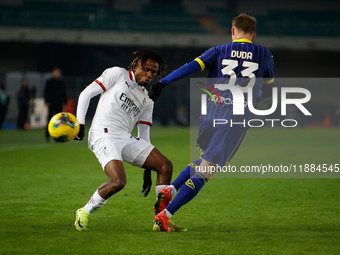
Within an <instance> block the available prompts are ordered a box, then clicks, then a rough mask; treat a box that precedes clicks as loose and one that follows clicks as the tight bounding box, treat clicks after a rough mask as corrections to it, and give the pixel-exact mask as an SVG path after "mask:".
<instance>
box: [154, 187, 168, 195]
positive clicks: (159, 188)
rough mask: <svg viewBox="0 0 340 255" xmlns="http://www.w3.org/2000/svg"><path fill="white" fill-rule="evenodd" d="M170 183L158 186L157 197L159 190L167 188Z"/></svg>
mask: <svg viewBox="0 0 340 255" xmlns="http://www.w3.org/2000/svg"><path fill="white" fill-rule="evenodd" d="M168 186H169V185H158V186H156V197H157V196H158V194H159V192H160V191H161V190H162V189H165V188H167V187H168Z"/></svg>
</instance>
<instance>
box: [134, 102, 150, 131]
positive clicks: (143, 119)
mask: <svg viewBox="0 0 340 255" xmlns="http://www.w3.org/2000/svg"><path fill="white" fill-rule="evenodd" d="M153 105H154V103H153V102H152V101H150V103H149V104H148V106H147V107H146V108H145V110H144V111H143V112H142V114H141V115H140V116H139V119H138V122H137V124H147V125H149V126H152V113H153Z"/></svg>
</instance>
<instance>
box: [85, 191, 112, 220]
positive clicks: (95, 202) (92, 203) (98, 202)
mask: <svg viewBox="0 0 340 255" xmlns="http://www.w3.org/2000/svg"><path fill="white" fill-rule="evenodd" d="M106 202H107V199H104V198H102V197H101V196H100V195H99V193H98V190H96V192H94V194H93V195H92V197H91V199H90V200H89V201H88V202H87V204H86V205H85V207H84V208H85V211H86V212H87V213H88V214H89V215H90V214H92V213H94V212H95V211H97V210H98V209H100V208H102V207H103V206H104V205H105V204H106Z"/></svg>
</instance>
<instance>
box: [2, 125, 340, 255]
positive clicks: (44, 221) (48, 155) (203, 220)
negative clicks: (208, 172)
mask: <svg viewBox="0 0 340 255" xmlns="http://www.w3.org/2000/svg"><path fill="white" fill-rule="evenodd" d="M339 132H340V131H339V130H337V129H314V130H312V129H288V130H284V129H254V130H250V131H249V132H248V134H247V135H246V138H245V140H244V142H243V144H242V145H241V147H240V149H239V151H238V153H237V154H236V156H235V157H234V159H233V161H232V164H235V165H240V164H260V163H263V162H272V163H277V164H279V163H282V164H289V163H292V162H293V163H297V162H305V163H313V162H314V163H340V160H339V158H340V157H339V155H340V139H339V134H340V133H339ZM189 134H190V132H189V129H188V128H158V127H155V128H153V129H152V141H153V143H154V144H155V145H156V147H158V148H159V149H160V151H161V152H163V154H165V155H166V156H167V157H168V158H170V159H171V160H172V162H173V164H174V174H173V178H175V177H176V176H177V175H178V174H179V172H180V171H181V170H182V169H183V167H185V165H186V164H187V163H188V161H189V157H190V156H189V154H190V153H189V151H190V149H189V140H190V139H189ZM125 166H126V173H127V180H128V181H127V185H126V187H125V189H124V190H122V191H121V192H119V193H118V194H116V195H115V196H113V197H112V198H111V199H110V200H109V202H108V203H107V204H106V205H105V206H104V207H103V208H102V209H101V210H99V211H98V212H96V213H94V214H93V215H92V216H91V219H90V223H89V230H88V231H87V232H78V231H76V230H75V229H74V227H73V222H74V215H73V213H74V211H75V210H76V209H78V208H79V207H82V206H83V205H84V204H85V203H86V202H87V201H88V199H89V198H90V196H91V195H92V193H93V192H94V191H95V190H96V188H97V187H98V186H99V185H100V184H101V183H102V182H104V181H106V176H105V174H104V173H103V172H102V170H101V167H100V165H99V163H98V162H97V159H96V158H95V156H94V155H93V154H92V152H91V151H90V150H88V149H87V143H86V142H71V143H66V144H57V143H54V142H51V143H45V141H44V131H43V130H30V131H0V173H1V179H0V193H1V203H0V240H1V241H0V242H1V246H0V254H340V242H339V240H340V179H336V178H333V179H312V178H309V179H308V178H306V179H284V178H281V179H279V178H277V179H273V178H272V179H264V178H262V179H260V178H257V179H255V178H254V179H250V178H244V179H235V178H229V179H228V178H214V179H212V180H211V181H210V182H209V183H208V184H207V185H206V186H205V187H204V188H203V189H202V191H201V192H200V194H199V195H198V196H197V197H196V198H195V199H194V200H193V201H192V202H191V203H190V204H188V205H186V206H184V207H183V208H182V209H181V210H180V211H179V212H178V213H177V214H176V215H175V216H174V219H175V221H176V222H177V224H179V225H181V226H185V227H187V228H188V232H187V233H159V232H152V231H151V229H152V220H153V210H152V207H153V204H154V201H155V197H154V193H153V194H152V193H150V195H149V196H148V197H147V198H144V197H143V196H142V194H141V186H142V171H141V170H140V169H138V168H136V167H132V166H130V165H128V164H125ZM155 176H156V175H155V174H153V182H154V183H155ZM151 192H154V189H153V190H152V191H151Z"/></svg>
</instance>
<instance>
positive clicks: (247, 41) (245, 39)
mask: <svg viewBox="0 0 340 255" xmlns="http://www.w3.org/2000/svg"><path fill="white" fill-rule="evenodd" d="M233 42H245V43H252V41H250V40H248V39H247V38H240V39H236V40H234V41H233Z"/></svg>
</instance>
